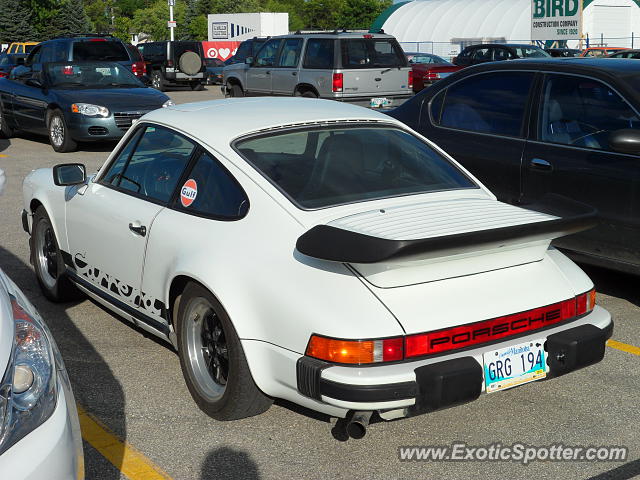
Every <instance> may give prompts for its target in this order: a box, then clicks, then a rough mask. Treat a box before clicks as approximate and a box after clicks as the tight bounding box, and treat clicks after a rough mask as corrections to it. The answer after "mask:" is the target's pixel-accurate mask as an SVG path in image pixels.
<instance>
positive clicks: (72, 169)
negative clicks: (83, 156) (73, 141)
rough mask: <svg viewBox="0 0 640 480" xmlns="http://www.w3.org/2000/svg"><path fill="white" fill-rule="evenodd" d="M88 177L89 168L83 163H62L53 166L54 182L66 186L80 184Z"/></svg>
mask: <svg viewBox="0 0 640 480" xmlns="http://www.w3.org/2000/svg"><path fill="white" fill-rule="evenodd" d="M86 179H87V170H86V168H85V166H84V165H82V164H81V163H61V164H59V165H56V166H55V167H53V183H55V184H56V185H58V186H61V187H66V186H69V185H79V184H81V183H84V182H85V181H86Z"/></svg>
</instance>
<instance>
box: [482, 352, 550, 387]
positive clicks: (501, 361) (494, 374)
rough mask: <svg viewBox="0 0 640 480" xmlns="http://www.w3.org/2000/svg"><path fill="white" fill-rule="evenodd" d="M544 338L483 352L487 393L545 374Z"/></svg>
mask: <svg viewBox="0 0 640 480" xmlns="http://www.w3.org/2000/svg"><path fill="white" fill-rule="evenodd" d="M545 365H546V359H545V352H544V340H543V339H539V340H533V341H531V342H526V343H520V344H518V345H512V346H510V347H505V348H502V349H500V350H493V351H491V352H487V353H485V354H484V382H485V389H486V392H487V393H492V392H497V391H498V390H505V389H507V388H511V387H515V386H518V385H522V384H524V383H528V382H533V381H534V380H540V379H542V378H544V377H546V376H547V373H546V371H545Z"/></svg>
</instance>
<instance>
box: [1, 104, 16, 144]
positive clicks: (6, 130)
mask: <svg viewBox="0 0 640 480" xmlns="http://www.w3.org/2000/svg"><path fill="white" fill-rule="evenodd" d="M13 133H14V131H13V128H11V127H10V126H9V124H8V123H7V119H6V118H5V116H4V109H3V108H2V107H1V106H0V138H11V137H13Z"/></svg>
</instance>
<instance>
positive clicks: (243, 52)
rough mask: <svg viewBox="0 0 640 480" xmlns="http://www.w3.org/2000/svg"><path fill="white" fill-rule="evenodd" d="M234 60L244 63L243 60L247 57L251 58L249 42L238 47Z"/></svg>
mask: <svg viewBox="0 0 640 480" xmlns="http://www.w3.org/2000/svg"><path fill="white" fill-rule="evenodd" d="M235 56H236V58H237V59H238V60H239V61H241V62H244V59H245V58H247V57H250V56H251V42H250V41H248V40H247V41H244V42H242V43H241V44H240V46H239V47H238V50H237V51H236V55H235Z"/></svg>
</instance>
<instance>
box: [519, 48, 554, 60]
mask: <svg viewBox="0 0 640 480" xmlns="http://www.w3.org/2000/svg"><path fill="white" fill-rule="evenodd" d="M513 49H514V50H515V51H516V55H518V57H520V58H541V57H550V56H551V55H549V54H548V53H547V52H545V51H544V50H542V49H541V48H538V47H513Z"/></svg>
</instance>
